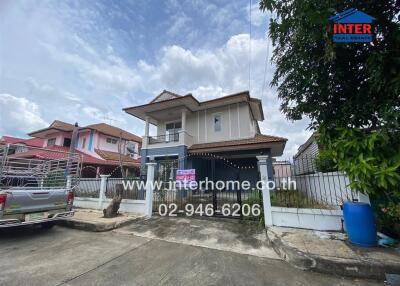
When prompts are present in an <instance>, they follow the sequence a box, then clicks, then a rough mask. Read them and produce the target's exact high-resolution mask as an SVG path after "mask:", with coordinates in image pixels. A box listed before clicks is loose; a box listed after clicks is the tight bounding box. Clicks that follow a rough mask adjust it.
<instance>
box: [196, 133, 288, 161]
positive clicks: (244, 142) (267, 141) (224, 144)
mask: <svg viewBox="0 0 400 286" xmlns="http://www.w3.org/2000/svg"><path fill="white" fill-rule="evenodd" d="M286 141H287V139H286V138H283V137H277V136H271V135H263V134H256V135H255V136H254V137H252V138H246V139H238V140H229V141H220V142H212V143H201V144H194V145H192V146H190V148H189V149H188V150H189V152H190V153H201V152H226V151H238V150H254V149H264V148H265V149H271V155H272V156H280V155H282V153H283V150H284V148H285V145H286Z"/></svg>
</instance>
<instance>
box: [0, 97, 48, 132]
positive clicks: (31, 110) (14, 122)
mask: <svg viewBox="0 0 400 286" xmlns="http://www.w3.org/2000/svg"><path fill="white" fill-rule="evenodd" d="M0 109H1V112H0V133H1V134H2V135H5V134H16V135H19V136H24V135H25V134H26V133H27V132H30V131H33V130H37V129H40V128H43V127H46V126H47V125H48V123H47V122H46V121H45V120H44V119H42V115H41V113H40V110H39V106H38V105H37V104H36V103H34V102H31V101H29V100H28V99H26V98H24V97H16V96H13V95H11V94H6V93H1V94H0ZM25 136H26V135H25Z"/></svg>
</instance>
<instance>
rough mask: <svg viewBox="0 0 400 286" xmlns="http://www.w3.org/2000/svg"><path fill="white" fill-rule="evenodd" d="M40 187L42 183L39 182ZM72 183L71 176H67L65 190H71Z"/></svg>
mask: <svg viewBox="0 0 400 286" xmlns="http://www.w3.org/2000/svg"><path fill="white" fill-rule="evenodd" d="M40 183H41V187H43V181H42V180H41V182H40ZM71 186H72V183H71V175H68V176H67V184H66V188H67V190H69V189H71Z"/></svg>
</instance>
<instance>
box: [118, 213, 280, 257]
mask: <svg viewBox="0 0 400 286" xmlns="http://www.w3.org/2000/svg"><path fill="white" fill-rule="evenodd" d="M114 232H116V233H120V234H131V235H135V236H139V237H144V238H150V239H159V240H163V241H168V242H176V243H181V244H185V245H192V246H200V247H206V248H211V249H217V250H224V251H231V252H235V253H240V254H247V255H254V256H257V257H264V258H270V259H280V257H279V256H278V255H277V254H276V252H275V251H274V249H273V248H272V247H270V246H269V245H268V240H267V237H266V233H265V230H264V229H263V228H260V227H258V226H257V224H249V223H247V224H245V223H241V222H240V221H239V220H234V219H209V218H208V219H196V218H185V217H157V216H155V217H152V218H151V219H139V220H136V221H135V223H133V224H130V225H128V226H125V227H122V228H119V229H116V230H114Z"/></svg>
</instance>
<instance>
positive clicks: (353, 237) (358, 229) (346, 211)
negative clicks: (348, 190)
mask: <svg viewBox="0 0 400 286" xmlns="http://www.w3.org/2000/svg"><path fill="white" fill-rule="evenodd" d="M343 216H344V223H345V226H346V231H347V235H348V237H349V240H350V242H351V243H353V244H355V245H358V246H363V247H374V246H376V244H377V235H376V225H375V218H374V214H373V212H372V208H371V206H370V205H369V204H367V203H359V202H345V203H344V204H343Z"/></svg>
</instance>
